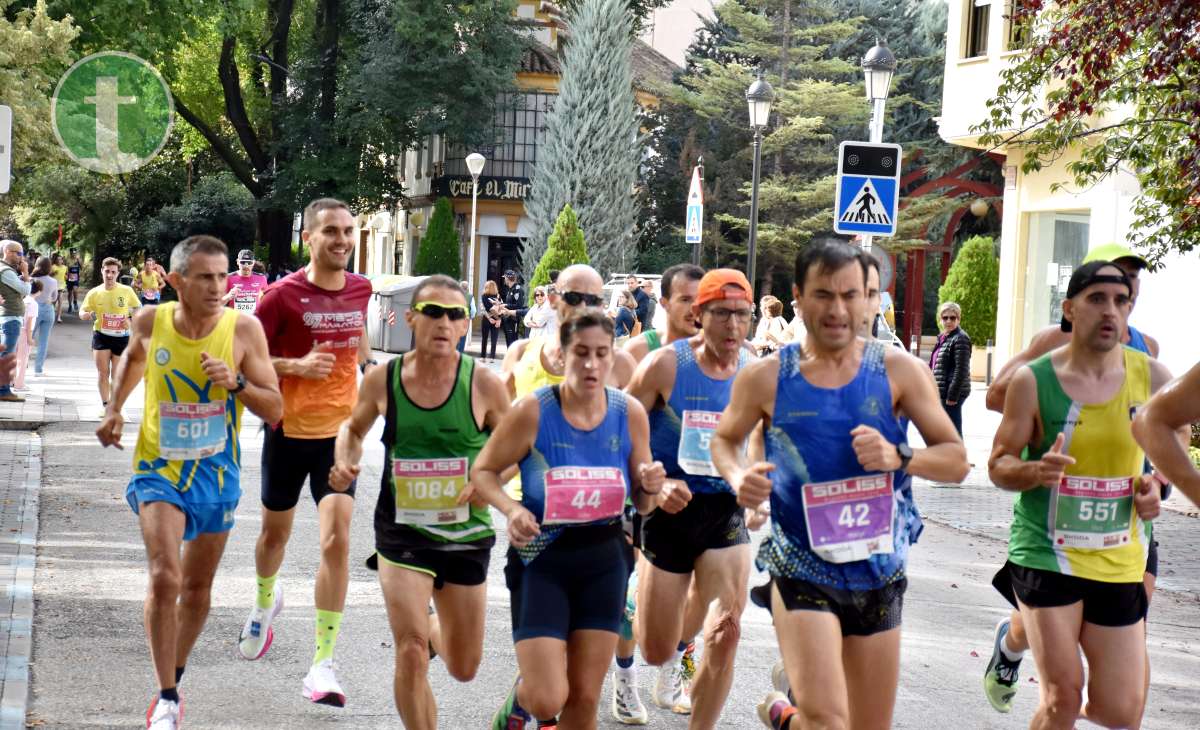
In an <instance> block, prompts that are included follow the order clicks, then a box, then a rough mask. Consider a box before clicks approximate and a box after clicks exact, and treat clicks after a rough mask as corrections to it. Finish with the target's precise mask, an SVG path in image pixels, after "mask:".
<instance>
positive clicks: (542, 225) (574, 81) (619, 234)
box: [522, 0, 642, 281]
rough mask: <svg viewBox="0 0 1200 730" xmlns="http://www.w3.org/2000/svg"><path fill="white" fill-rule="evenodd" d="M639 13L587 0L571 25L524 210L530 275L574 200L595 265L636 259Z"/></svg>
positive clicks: (610, 0) (607, 267)
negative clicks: (633, 65) (632, 58)
mask: <svg viewBox="0 0 1200 730" xmlns="http://www.w3.org/2000/svg"><path fill="white" fill-rule="evenodd" d="M631 22H632V18H631V16H630V14H629V10H628V4H627V2H626V0H581V2H580V3H579V6H578V7H577V8H576V9H575V10H574V11H573V12H571V13H570V15H569V16H568V24H569V26H570V28H571V38H570V42H569V43H568V44H567V46H566V48H565V50H564V53H563V61H562V79H561V80H560V82H559V93H558V98H557V99H556V100H555V102H554V108H553V110H552V111H551V112H550V113H549V114H547V115H546V141H545V144H544V145H543V146H542V147H540V148H539V150H538V154H539V156H540V159H539V161H538V163H537V166H536V168H535V170H534V173H533V187H532V189H531V190H530V194H529V198H528V200H526V203H525V210H526V212H527V214H528V215H529V217H530V219H531V220H532V222H533V233H532V235H530V237H529V238H527V239H525V240H524V241H523V244H522V260H523V261H524V267H525V273H526V276H527V277H528V278H529V279H530V280H531V281H532V280H533V269H534V262H536V261H538V260H539V259H540V258H541V256H542V253H543V252H544V251H545V250H546V246H547V237H548V236H549V234H550V231H551V229H552V227H553V226H554V222H555V216H556V215H557V214H558V212H559V211H560V210H562V209H563V207H564V206H566V205H568V204H570V205H571V206H573V207H574V209H575V210H576V211H578V215H579V225H580V226H581V227H583V228H585V229H586V230H587V231H588V235H589V236H590V237H591V240H592V262H593V265H594V266H595V267H596V268H597V269H598V270H600V271H601V273H608V272H611V271H614V270H621V269H624V268H625V266H627V265H629V264H632V263H633V261H634V256H635V251H634V227H635V224H636V221H637V200H636V198H635V194H634V186H635V185H636V182H637V169H638V163H639V162H640V161H641V154H642V153H641V142H640V141H639V132H638V123H637V114H636V111H637V110H636V102H635V100H634V95H633V76H632V72H631V71H630V68H629V52H630V48H631V45H632V34H631V30H630V29H631Z"/></svg>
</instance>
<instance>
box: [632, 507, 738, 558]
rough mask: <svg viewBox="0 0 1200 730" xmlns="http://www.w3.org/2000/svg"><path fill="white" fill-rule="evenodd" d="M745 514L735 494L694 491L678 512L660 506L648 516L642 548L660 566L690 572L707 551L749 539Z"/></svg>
mask: <svg viewBox="0 0 1200 730" xmlns="http://www.w3.org/2000/svg"><path fill="white" fill-rule="evenodd" d="M743 514H744V513H743V512H742V508H741V507H740V506H738V503H737V497H735V496H734V495H732V494H729V493H721V494H695V495H692V501H691V502H688V503H687V506H686V507H684V508H683V509H682V510H680V511H679V512H677V513H675V514H670V513H668V512H663V511H662V510H661V509H660V510H655V511H654V513H653V514H651V515H650V516H649V517H647V518H646V521H645V524H643V526H642V552H643V553H645V555H646V559H647V560H649V561H650V564H651V565H653V566H654V567H656V568H659V569H660V570H665V571H667V572H668V573H690V572H692V568H693V567H694V566H695V564H696V560H697V559H698V558H699V557H700V556H701V555H702V554H704V552H705V551H707V550H718V549H720V548H727V547H732V546H734V545H745V544H746V543H748V542H750V531H749V530H747V529H746V521H745V518H744V516H743Z"/></svg>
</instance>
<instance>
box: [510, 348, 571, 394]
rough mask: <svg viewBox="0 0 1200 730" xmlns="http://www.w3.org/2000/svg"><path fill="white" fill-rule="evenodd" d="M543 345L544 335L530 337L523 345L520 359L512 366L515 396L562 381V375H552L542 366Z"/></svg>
mask: <svg viewBox="0 0 1200 730" xmlns="http://www.w3.org/2000/svg"><path fill="white" fill-rule="evenodd" d="M545 345H546V338H544V337H531V338H529V342H528V343H527V344H526V345H525V352H523V353H521V359H520V360H518V361H517V365H516V367H515V368H513V387H514V388H515V389H516V391H517V398H522V397H524V396H526V395H529V394H530V393H532V392H533V391H535V390H537V389H538V388H541V387H542V386H544V385H558V384H559V383H561V382H562V381H563V376H562V375H554V374H553V373H549V372H547V371H546V368H544V367H542V348H543V347H545Z"/></svg>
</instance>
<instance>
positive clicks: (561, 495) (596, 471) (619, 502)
mask: <svg viewBox="0 0 1200 730" xmlns="http://www.w3.org/2000/svg"><path fill="white" fill-rule="evenodd" d="M625 495H626V489H625V473H624V472H622V471H621V470H620V469H618V468H616V467H611V466H556V467H554V468H553V469H550V470H549V471H547V472H546V504H545V510H544V512H543V514H542V524H543V525H569V524H580V523H584V522H596V521H598V520H603V519H607V518H613V517H619V516H620V515H621V512H622V511H623V510H624V507H625Z"/></svg>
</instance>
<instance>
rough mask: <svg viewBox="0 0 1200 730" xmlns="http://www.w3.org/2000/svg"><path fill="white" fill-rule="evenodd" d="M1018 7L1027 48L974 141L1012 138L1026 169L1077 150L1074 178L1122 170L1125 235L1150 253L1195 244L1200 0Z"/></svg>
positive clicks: (1037, 0)
mask: <svg viewBox="0 0 1200 730" xmlns="http://www.w3.org/2000/svg"><path fill="white" fill-rule="evenodd" d="M1017 6H1018V7H1017V10H1016V12H1015V13H1014V14H1013V18H1012V22H1013V23H1015V24H1017V25H1018V26H1024V27H1025V28H1026V29H1027V30H1026V32H1025V33H1024V34H1023V35H1024V37H1025V38H1027V39H1028V40H1027V41H1026V42H1027V48H1026V52H1025V53H1024V54H1022V55H1021V56H1020V57H1019V58H1017V59H1015V60H1014V62H1013V63H1012V65H1011V66H1010V67H1009V68H1008V69H1006V70H1005V71H1004V72H1003V73H1002V76H1001V79H1002V81H1001V84H1000V88H999V89H998V91H997V93H996V94H995V96H993V98H992V99H991V100H990V101H989V102H988V107H989V116H988V118H987V119H986V120H985V121H984V122H982V123H981V124H980V125H979V126H978V127H977V128H976V131H980V132H983V134H982V136H981V137H980V140H981V141H982V142H983V143H984V144H987V145H996V146H1000V145H1004V144H1007V143H1010V142H1011V143H1014V144H1019V145H1020V146H1021V149H1022V151H1023V153H1024V155H1025V159H1024V162H1023V163H1022V169H1023V170H1024V171H1025V172H1031V171H1035V170H1039V169H1041V168H1042V167H1043V166H1045V165H1046V164H1049V163H1051V162H1053V161H1054V160H1056V159H1058V158H1059V157H1061V156H1062V155H1063V154H1064V153H1066V152H1068V151H1075V152H1078V154H1079V159H1078V160H1076V161H1074V162H1071V163H1069V164H1068V165H1067V169H1068V171H1069V172H1070V173H1071V174H1072V176H1073V177H1074V180H1073V182H1074V184H1075V185H1077V186H1079V187H1081V188H1087V187H1090V186H1091V185H1094V184H1095V183H1096V182H1097V181H1099V180H1101V179H1103V178H1105V177H1107V176H1109V175H1112V174H1114V173H1116V172H1117V171H1118V170H1121V169H1125V170H1132V171H1134V174H1136V175H1137V178H1138V181H1139V182H1140V183H1141V193H1140V195H1139V197H1138V198H1137V199H1136V202H1135V203H1134V210H1133V212H1134V216H1135V220H1134V221H1133V223H1132V224H1131V225H1130V227H1129V230H1130V232H1131V233H1130V236H1131V238H1133V239H1134V242H1135V243H1136V244H1138V245H1139V246H1140V247H1142V248H1144V249H1145V250H1146V251H1148V253H1149V255H1150V258H1152V259H1154V260H1160V259H1162V257H1163V256H1165V255H1166V254H1167V253H1168V252H1169V251H1172V250H1178V251H1190V250H1192V249H1193V248H1195V247H1196V246H1197V245H1200V50H1198V46H1197V43H1196V29H1197V28H1200V3H1196V2H1195V0H1057V1H1056V2H1054V3H1050V2H1046V0H1021V2H1019V3H1017ZM1014 130H1015V131H1014ZM1058 187H1060V188H1061V187H1062V184H1060V185H1059V186H1058Z"/></svg>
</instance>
